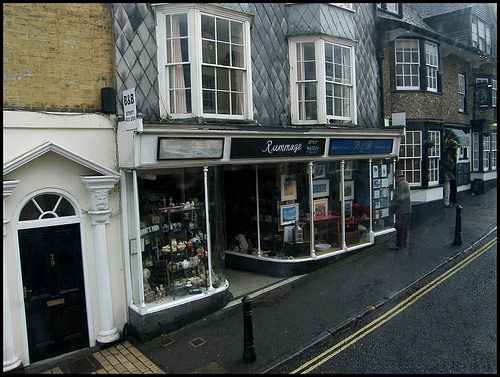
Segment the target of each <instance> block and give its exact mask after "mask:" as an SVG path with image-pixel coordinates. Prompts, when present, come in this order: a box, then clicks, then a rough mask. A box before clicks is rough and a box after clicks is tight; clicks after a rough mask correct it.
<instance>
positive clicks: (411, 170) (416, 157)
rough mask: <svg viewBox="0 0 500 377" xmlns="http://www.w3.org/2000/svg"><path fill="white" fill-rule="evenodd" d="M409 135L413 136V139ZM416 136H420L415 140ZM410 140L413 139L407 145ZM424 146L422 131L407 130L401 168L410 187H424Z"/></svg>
mask: <svg viewBox="0 0 500 377" xmlns="http://www.w3.org/2000/svg"><path fill="white" fill-rule="evenodd" d="M409 135H411V138H410V137H409ZM416 135H418V138H415V136H416ZM409 139H411V143H407V140H409ZM416 139H418V140H416ZM422 144H423V140H422V131H408V130H407V131H406V132H405V136H404V137H403V138H402V139H401V145H400V152H399V166H400V167H401V170H402V171H403V173H404V174H405V177H406V180H407V181H408V184H409V185H410V186H421V185H422ZM408 152H410V153H408ZM410 154H411V156H410Z"/></svg>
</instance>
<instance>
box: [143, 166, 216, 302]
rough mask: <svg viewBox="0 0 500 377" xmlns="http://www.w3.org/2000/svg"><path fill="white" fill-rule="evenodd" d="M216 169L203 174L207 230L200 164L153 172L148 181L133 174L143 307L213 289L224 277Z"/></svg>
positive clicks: (202, 172)
mask: <svg viewBox="0 0 500 377" xmlns="http://www.w3.org/2000/svg"><path fill="white" fill-rule="evenodd" d="M216 170H217V168H211V169H209V171H208V173H207V179H208V183H209V184H208V185H207V187H210V189H209V190H208V191H209V193H208V195H209V203H210V204H209V208H210V211H209V212H210V235H209V234H208V232H207V224H206V211H205V184H204V171H203V168H191V169H187V168H186V169H169V170H167V171H164V172H161V173H160V172H156V173H155V174H154V175H151V176H153V177H154V179H153V180H151V179H149V180H148V179H142V178H138V190H139V212H140V239H141V256H142V267H143V276H142V279H143V283H144V302H145V304H146V306H147V307H148V308H149V307H154V306H156V305H160V304H165V303H169V302H172V301H175V300H179V299H183V298H186V297H190V296H194V295H198V294H201V293H203V292H205V291H206V290H208V289H209V288H212V287H213V288H218V287H219V286H220V285H221V284H222V283H223V282H224V280H225V277H224V268H223V263H222V261H223V248H222V247H221V242H220V239H221V234H220V232H221V230H220V229H218V226H217V223H218V222H220V218H221V214H220V187H219V186H220V183H219V182H218V179H219V175H220V174H218V173H217V171H216ZM217 191H219V194H217ZM209 237H210V246H211V247H209V245H208V242H209ZM209 250H211V255H210V260H209V254H208V253H209ZM221 253H222V254H221ZM210 267H211V273H209V268H210ZM210 278H211V280H210Z"/></svg>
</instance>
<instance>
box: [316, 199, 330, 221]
mask: <svg viewBox="0 0 500 377" xmlns="http://www.w3.org/2000/svg"><path fill="white" fill-rule="evenodd" d="M313 205H314V217H316V216H326V215H327V214H328V199H318V200H314V201H313Z"/></svg>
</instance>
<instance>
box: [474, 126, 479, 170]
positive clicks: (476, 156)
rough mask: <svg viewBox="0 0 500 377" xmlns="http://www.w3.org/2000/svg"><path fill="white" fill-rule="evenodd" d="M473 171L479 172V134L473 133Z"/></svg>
mask: <svg viewBox="0 0 500 377" xmlns="http://www.w3.org/2000/svg"><path fill="white" fill-rule="evenodd" d="M472 171H479V132H473V133H472Z"/></svg>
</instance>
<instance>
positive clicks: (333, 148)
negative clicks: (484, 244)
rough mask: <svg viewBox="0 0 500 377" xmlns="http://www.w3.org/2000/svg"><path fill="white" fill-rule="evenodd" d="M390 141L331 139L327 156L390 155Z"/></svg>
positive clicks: (391, 141)
mask: <svg viewBox="0 0 500 377" xmlns="http://www.w3.org/2000/svg"><path fill="white" fill-rule="evenodd" d="M392 143H393V140H392V139H331V140H330V151H329V155H337V154H371V153H392Z"/></svg>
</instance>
